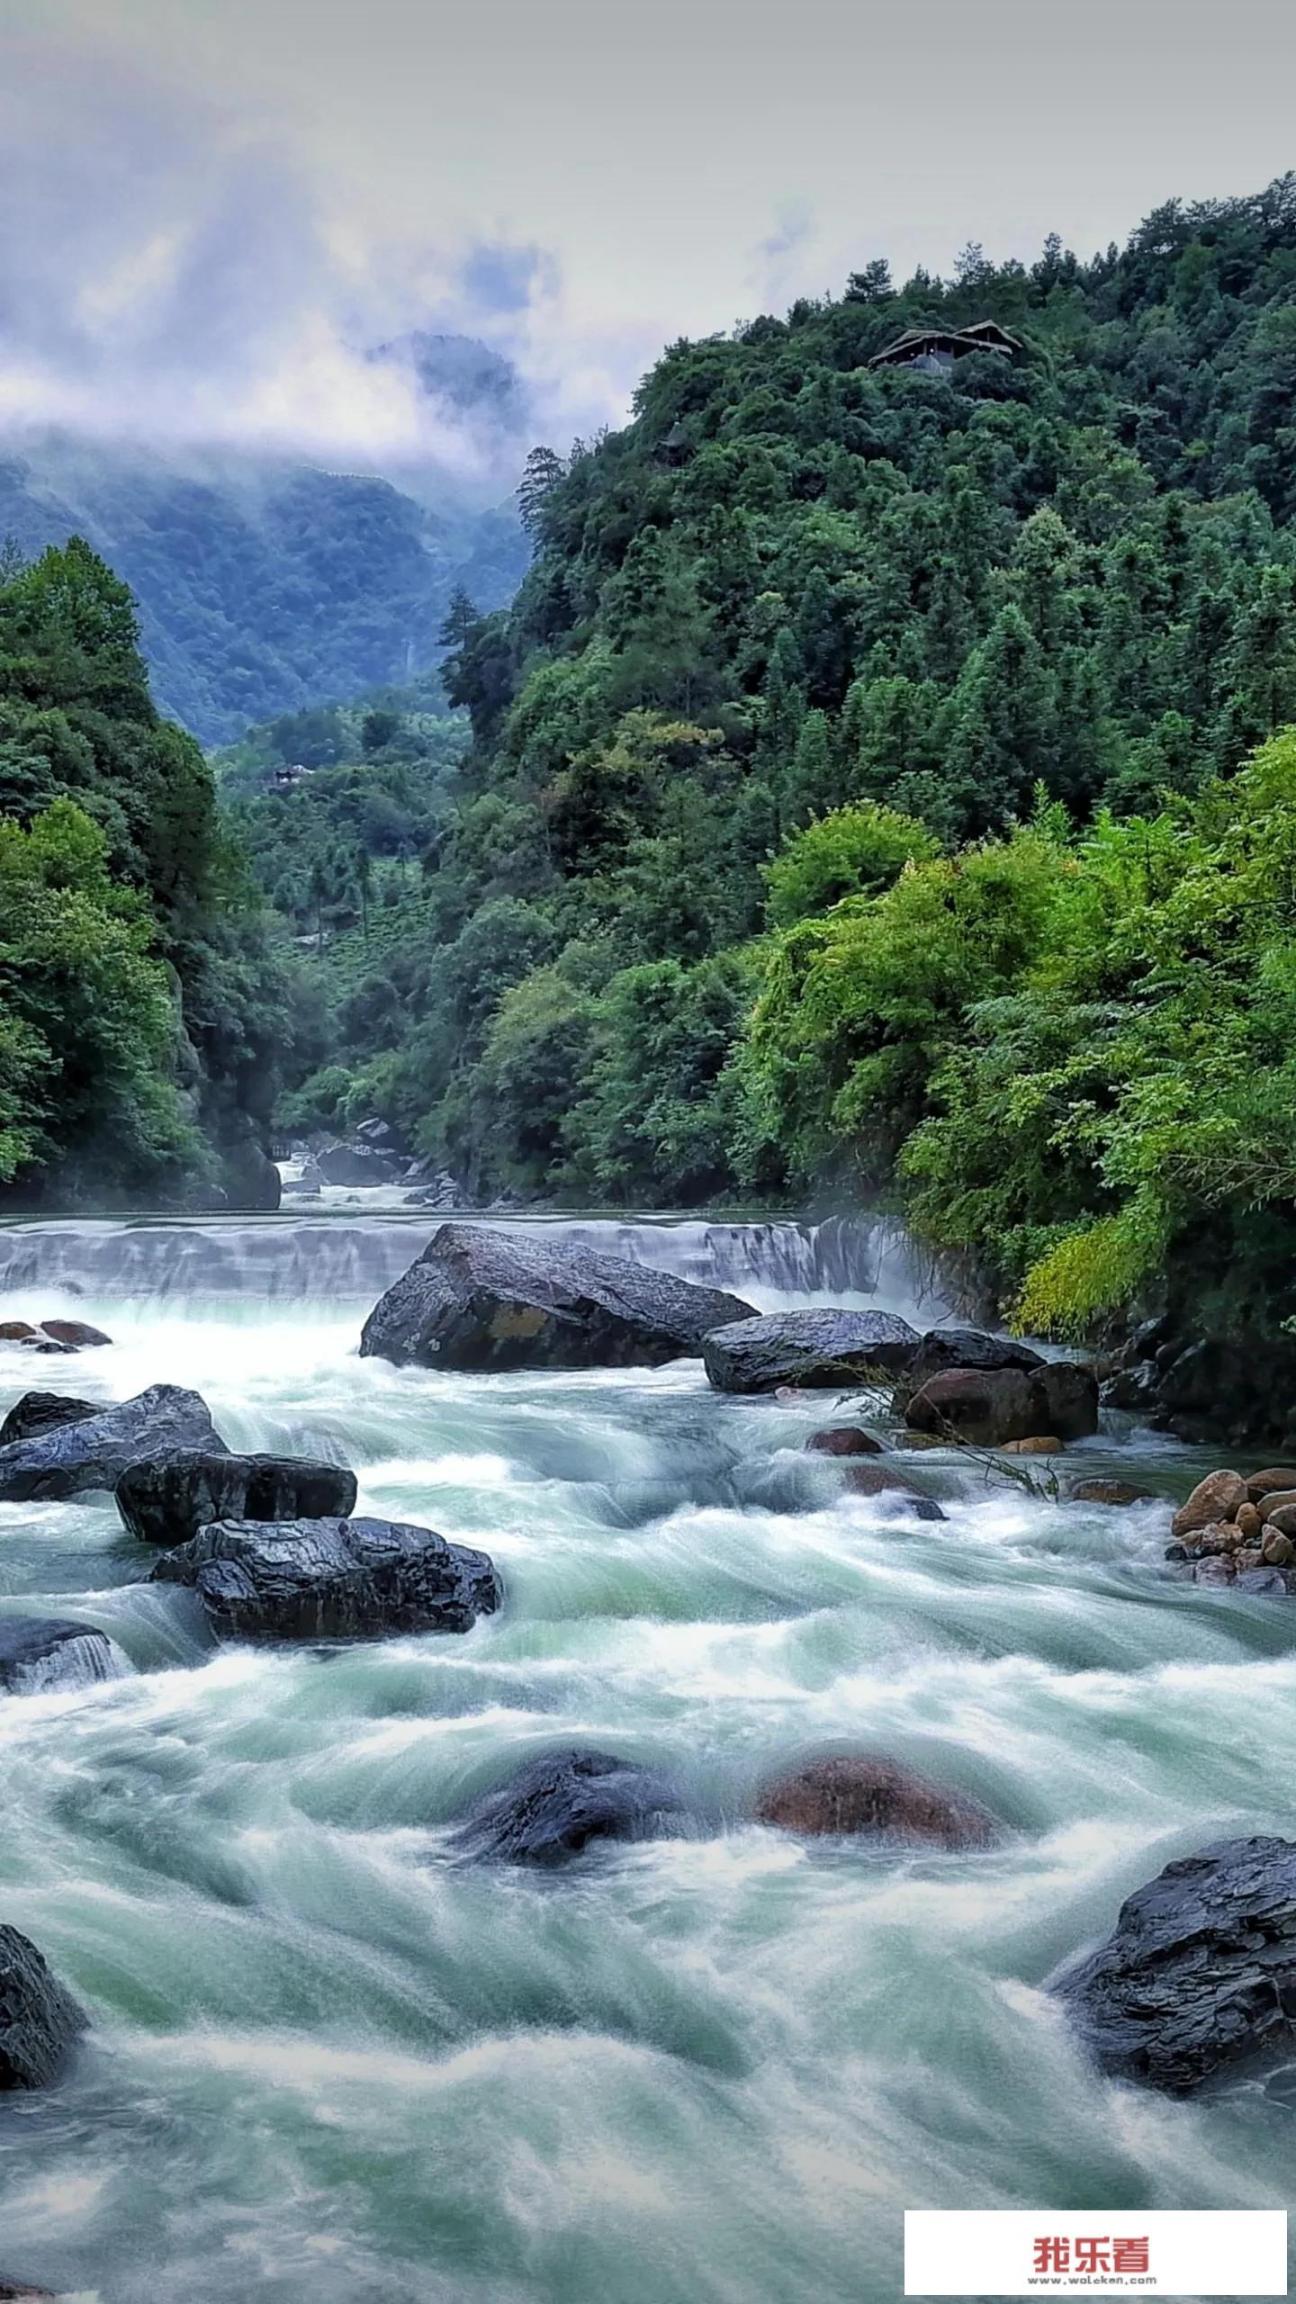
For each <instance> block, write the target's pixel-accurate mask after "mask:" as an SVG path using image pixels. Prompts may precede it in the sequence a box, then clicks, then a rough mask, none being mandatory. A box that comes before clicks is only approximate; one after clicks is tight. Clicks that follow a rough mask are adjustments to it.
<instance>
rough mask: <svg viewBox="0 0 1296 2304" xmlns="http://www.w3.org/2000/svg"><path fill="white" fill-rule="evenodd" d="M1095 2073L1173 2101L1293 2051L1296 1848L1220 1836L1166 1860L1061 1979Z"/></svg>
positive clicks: (1059, 1989)
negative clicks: (1103, 1938)
mask: <svg viewBox="0 0 1296 2304" xmlns="http://www.w3.org/2000/svg"><path fill="white" fill-rule="evenodd" d="M1054 1989H1055V1990H1056V1991H1057V1992H1058V1994H1059V1995H1060V1997H1061V1998H1062V1999H1063V2001H1064V2002H1065V2003H1066V2005H1067V2007H1068V2008H1069V2010H1070V2012H1071V2015H1072V2017H1073V2019H1074V2021H1075V2022H1076V2024H1077V2025H1078V2027H1079V2029H1080V2031H1081V2033H1082V2034H1083V2036H1084V2038H1085V2040H1086V2041H1087V2042H1088V2045H1089V2046H1090V2048H1091V2049H1092V2051H1093V2053H1094V2055H1095V2056H1096V2057H1097V2060H1098V2062H1099V2063H1100V2064H1101V2065H1102V2067H1103V2069H1104V2071H1107V2072H1112V2073H1115V2074H1117V2075H1118V2076H1119V2077H1120V2078H1122V2079H1126V2080H1139V2081H1143V2082H1145V2083H1146V2084H1147V2085H1148V2086H1149V2087H1152V2088H1162V2089H1166V2090H1168V2091H1170V2092H1171V2093H1172V2094H1174V2095H1188V2094H1190V2093H1191V2092H1192V2091H1193V2090H1195V2089H1198V2088H1201V2087H1202V2086H1203V2085H1204V2084H1205V2083H1206V2082H1207V2081H1209V2080H1211V2079H1213V2078H1215V2077H1216V2076H1217V2075H1226V2074H1228V2073H1229V2072H1231V2071H1235V2070H1240V2069H1243V2068H1245V2067H1247V2066H1257V2065H1260V2064H1262V2063H1266V2062H1269V2061H1271V2060H1274V2059H1277V2058H1280V2057H1282V2058H1285V2057H1288V2056H1290V2055H1291V2053H1292V2049H1293V2046H1296V1842H1294V1841H1291V1840H1277V1839H1262V1838H1257V1839H1245V1840H1220V1841H1217V1842H1216V1843H1215V1844H1214V1845H1213V1846H1212V1847H1209V1848H1204V1849H1203V1850H1202V1851H1201V1852H1200V1854H1198V1855H1196V1856H1186V1857H1183V1858H1181V1859H1180V1861H1179V1862H1178V1863H1175V1864H1167V1866H1166V1868H1165V1870H1164V1872H1161V1873H1159V1874H1158V1876H1157V1878H1156V1879H1155V1880H1152V1881H1149V1882H1148V1884H1147V1886H1146V1887H1143V1888H1139V1889H1138V1890H1136V1892H1135V1894H1134V1895H1133V1896H1131V1897H1130V1898H1129V1899H1128V1901H1127V1902H1126V1903H1124V1904H1123V1905H1122V1906H1121V1909H1120V1913H1119V1915H1118V1918H1117V1921H1116V1926H1115V1929H1114V1930H1113V1932H1112V1934H1111V1935H1110V1936H1109V1937H1108V1939H1107V1942H1106V1943H1105V1944H1103V1945H1102V1946H1101V1947H1100V1948H1099V1950H1098V1951H1096V1952H1094V1953H1093V1954H1092V1955H1091V1956H1090V1957H1089V1958H1088V1959H1086V1960H1083V1961H1081V1962H1080V1963H1079V1964H1078V1965H1077V1966H1075V1967H1073V1968H1071V1969H1069V1970H1067V1971H1066V1972H1065V1973H1064V1974H1063V1975H1062V1976H1061V1977H1059V1978H1058V1979H1057V1980H1056V1982H1055V1985H1054Z"/></svg>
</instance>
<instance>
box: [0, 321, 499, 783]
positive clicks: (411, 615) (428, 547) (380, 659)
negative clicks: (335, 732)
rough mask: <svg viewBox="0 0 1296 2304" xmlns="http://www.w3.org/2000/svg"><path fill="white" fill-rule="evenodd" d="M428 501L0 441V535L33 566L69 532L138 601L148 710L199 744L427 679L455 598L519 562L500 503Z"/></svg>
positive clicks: (374, 486)
mask: <svg viewBox="0 0 1296 2304" xmlns="http://www.w3.org/2000/svg"><path fill="white" fill-rule="evenodd" d="M488 357H489V356H488ZM493 383H494V388H495V390H496V391H497V392H498V391H499V389H500V379H499V377H498V376H495V377H494V378H493ZM424 477H425V480H426V483H427V486H428V487H429V489H431V488H433V487H434V486H435V475H433V476H430V477H429V476H424ZM439 493H440V497H441V506H442V508H441V509H434V508H432V507H431V506H429V504H428V503H427V502H425V501H418V500H416V499H415V498H414V497H413V496H412V495H409V494H406V493H404V492H403V491H402V490H401V489H399V488H397V487H395V486H393V485H392V484H391V482H390V481H388V480H386V479H382V478H377V477H372V476H366V475H363V474H353V473H334V472H325V471H319V470H313V469H309V468H306V467H300V466H298V467H294V466H291V465H284V464H281V463H268V462H261V461H258V460H256V459H252V458H232V457H228V456H226V457H222V458H219V459H218V458H215V457H206V458H203V457H198V456H196V455H195V456H193V457H191V458H189V459H188V460H187V461H186V462H185V463H184V464H179V463H176V462H174V461H170V460H167V459H165V458H163V457H161V456H149V455H146V454H144V453H142V452H139V451H136V450H133V449H132V450H129V451H127V450H118V449H113V448H108V447H102V446H98V445H90V444H88V443H85V442H77V441H72V440H69V439H67V438H60V437H45V438H42V439H40V440H38V441H27V442H24V443H22V444H21V445H20V446H19V445H16V444H11V445H10V446H9V447H8V448H6V446H5V445H4V444H3V443H2V442H0V540H5V539H12V541H13V542H14V543H15V544H16V545H17V546H18V547H19V549H20V551H21V552H22V553H24V554H25V555H26V556H28V557H30V556H33V555H35V554H37V553H39V552H40V551H42V550H43V549H44V548H45V547H46V546H47V545H49V544H62V543H65V542H66V541H67V539H68V538H69V537H70V536H74V535H79V536H83V537H84V538H85V539H86V541H87V542H88V543H89V544H90V545H91V546H92V547H93V549H94V550H95V551H96V552H97V553H98V554H99V555H100V556H101V558H103V559H104V560H105V561H107V562H108V564H109V565H110V566H111V567H112V568H114V569H115V570H116V572H117V573H118V575H119V576H121V577H122V579H123V580H124V581H125V582H126V583H127V584H128V585H129V587H130V589H131V591H132V593H133V594H134V596H135V600H136V603H137V608H138V614H139V623H140V632H141V638H142V643H143V648H144V653H145V657H146V660H147V663H148V666H149V670H150V673H151V675H152V683H153V692H154V695H155V698H156V700H157V703H158V706H159V708H160V709H161V711H162V712H164V713H165V714H167V715H169V716H170V717H172V718H174V719H176V720H179V721H180V722H181V723H182V724H183V725H184V726H185V727H187V728H189V729H190V730H191V731H192V732H193V733H194V734H195V735H196V736H198V737H199V738H200V739H201V741H202V742H203V743H205V744H217V743H224V742H228V741H230V740H232V739H234V738H236V737H237V736H239V735H240V734H241V733H242V731H243V730H244V728H246V727H247V726H248V725H249V724H250V723H252V722H256V721H261V720H265V719H269V718H272V717H274V716H275V715H277V714H280V713H284V712H290V711H293V710H297V709H299V708H301V707H302V706H304V705H307V704H310V703H313V702H315V701H316V700H317V699H318V698H320V697H322V696H350V695H356V694H359V693H361V692H362V691H364V690H366V689H369V688H373V687H375V686H379V685H382V684H384V683H388V682H392V681H404V680H407V679H409V678H410V677H411V676H412V675H413V674H416V673H418V672H420V671H422V670H424V669H425V668H426V667H427V666H428V665H430V664H431V663H432V662H433V661H434V660H435V658H436V656H437V653H438V637H437V636H438V632H439V629H440V626H441V623H442V621H443V619H444V617H445V613H446V610H447V608H448V605H449V603H450V600H451V598H452V596H453V595H454V593H455V591H456V590H457V589H459V588H461V587H462V588H463V589H464V590H466V591H467V592H468V593H469V594H470V596H471V597H472V598H473V599H474V600H476V601H478V602H479V603H482V604H488V605H491V606H498V605H499V604H500V603H502V602H503V601H505V600H507V599H508V598H509V597H510V595H511V594H512V592H513V591H514V589H515V588H516V586H517V584H518V582H519V580H520V578H521V576H522V574H523V572H524V569H525V566H526V559H527V550H526V543H525V539H524V537H523V535H522V532H521V530H520V528H519V526H518V523H517V519H516V516H515V514H514V511H513V508H512V505H511V504H506V505H502V506H499V507H494V508H492V507H487V508H485V509H482V508H479V507H477V506H475V505H473V504H472V503H469V502H464V501H463V500H462V499H459V500H456V498H455V497H454V496H452V495H451V494H450V493H449V492H448V490H447V489H446V487H445V485H444V483H442V484H441V485H440V489H439Z"/></svg>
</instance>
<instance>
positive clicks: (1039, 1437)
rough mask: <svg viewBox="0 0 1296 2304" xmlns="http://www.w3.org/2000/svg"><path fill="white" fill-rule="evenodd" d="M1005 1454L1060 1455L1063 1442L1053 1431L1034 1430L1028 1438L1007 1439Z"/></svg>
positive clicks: (1003, 1453)
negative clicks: (1056, 1437)
mask: <svg viewBox="0 0 1296 2304" xmlns="http://www.w3.org/2000/svg"><path fill="white" fill-rule="evenodd" d="M1000 1453H1001V1455H1004V1456H1060V1455H1061V1453H1062V1442H1061V1441H1060V1440H1058V1439H1055V1437H1054V1435H1053V1434H1052V1433H1051V1432H1032V1433H1031V1435H1030V1438H1029V1439H1028V1440H1005V1442H1004V1444H1003V1447H1002V1449H1001V1451H1000Z"/></svg>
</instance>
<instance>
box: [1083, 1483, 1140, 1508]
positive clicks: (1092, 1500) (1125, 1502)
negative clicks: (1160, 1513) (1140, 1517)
mask: <svg viewBox="0 0 1296 2304" xmlns="http://www.w3.org/2000/svg"><path fill="white" fill-rule="evenodd" d="M1067 1494H1068V1496H1069V1497H1070V1499H1071V1502H1072V1503H1073V1504H1110V1505H1113V1506H1114V1507H1116V1508H1117V1509H1118V1510H1125V1509H1127V1508H1128V1507H1129V1506H1130V1505H1132V1504H1155V1502H1156V1497H1155V1495H1154V1493H1153V1491H1152V1490H1151V1489H1150V1488H1140V1487H1138V1486H1137V1484H1136V1483H1135V1482H1134V1481H1133V1480H1107V1479H1099V1480H1073V1481H1072V1483H1071V1486H1070V1487H1069V1488H1068V1490H1067Z"/></svg>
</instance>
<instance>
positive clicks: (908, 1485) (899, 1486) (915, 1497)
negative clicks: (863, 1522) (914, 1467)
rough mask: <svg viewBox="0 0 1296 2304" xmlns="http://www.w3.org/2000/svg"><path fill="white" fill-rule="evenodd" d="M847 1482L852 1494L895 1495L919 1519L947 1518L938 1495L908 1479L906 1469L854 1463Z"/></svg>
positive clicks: (898, 1502)
mask: <svg viewBox="0 0 1296 2304" xmlns="http://www.w3.org/2000/svg"><path fill="white" fill-rule="evenodd" d="M846 1486H847V1487H848V1488H849V1490H850V1492H851V1494H852V1496H893V1497H894V1498H895V1500H896V1502H897V1504H902V1505H903V1507H904V1509H905V1510H906V1511H907V1512H908V1513H909V1514H910V1516H911V1517H912V1518H913V1519H915V1520H943V1519H944V1518H945V1514H944V1513H943V1512H942V1510H941V1508H940V1505H939V1504H938V1503H937V1502H936V1499H935V1497H934V1496H925V1495H924V1494H923V1491H922V1489H921V1488H915V1487H914V1484H913V1482H912V1480H906V1478H905V1476H904V1474H903V1472H893V1471H891V1470H890V1469H889V1468H888V1467H886V1466H885V1465H882V1464H852V1465H851V1466H850V1467H849V1469H848V1471H847V1474H846Z"/></svg>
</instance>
